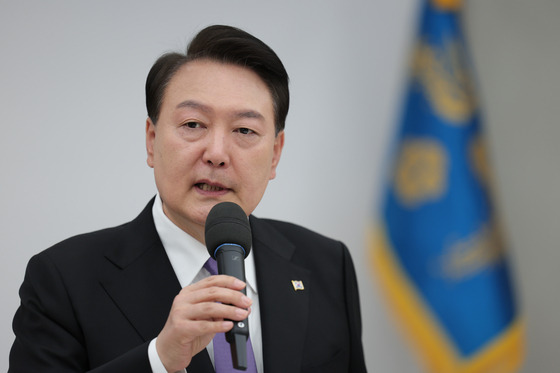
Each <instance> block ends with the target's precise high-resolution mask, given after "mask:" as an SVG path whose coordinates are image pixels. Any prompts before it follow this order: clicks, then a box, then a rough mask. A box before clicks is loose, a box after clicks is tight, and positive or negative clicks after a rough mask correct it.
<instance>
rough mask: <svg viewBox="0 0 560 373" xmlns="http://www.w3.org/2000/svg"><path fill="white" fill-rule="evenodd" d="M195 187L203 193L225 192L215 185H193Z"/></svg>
mask: <svg viewBox="0 0 560 373" xmlns="http://www.w3.org/2000/svg"><path fill="white" fill-rule="evenodd" d="M195 186H196V187H197V188H198V189H200V190H203V191H205V192H221V191H222V190H225V189H226V188H223V187H220V186H217V185H210V184H206V183H198V184H195Z"/></svg>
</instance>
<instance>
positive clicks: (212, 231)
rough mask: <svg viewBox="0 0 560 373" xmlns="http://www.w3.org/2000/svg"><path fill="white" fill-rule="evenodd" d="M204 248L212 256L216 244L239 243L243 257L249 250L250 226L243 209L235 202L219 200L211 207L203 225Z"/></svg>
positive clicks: (216, 246)
mask: <svg viewBox="0 0 560 373" xmlns="http://www.w3.org/2000/svg"><path fill="white" fill-rule="evenodd" d="M204 237H205V240H206V248H207V249H208V253H209V254H210V256H211V257H212V258H214V259H215V258H216V256H215V253H216V249H217V248H218V246H220V245H223V244H234V245H239V246H241V247H242V248H243V250H244V251H245V258H246V257H247V255H249V251H250V250H251V242H252V239H251V226H250V225H249V219H247V215H245V211H243V209H242V208H241V207H240V206H239V205H238V204H236V203H233V202H221V203H218V204H217V205H216V206H214V207H212V210H210V212H209V213H208V217H207V218H206V224H205V227H204Z"/></svg>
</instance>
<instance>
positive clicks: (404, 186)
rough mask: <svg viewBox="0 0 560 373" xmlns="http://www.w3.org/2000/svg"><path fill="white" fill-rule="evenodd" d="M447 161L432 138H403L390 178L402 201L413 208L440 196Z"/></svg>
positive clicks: (444, 188)
mask: <svg viewBox="0 0 560 373" xmlns="http://www.w3.org/2000/svg"><path fill="white" fill-rule="evenodd" d="M448 162H449V161H448V159H447V155H446V153H445V149H444V148H443V146H442V145H441V144H440V143H439V142H438V141H437V140H435V139H429V138H424V139H420V138H416V139H408V140H405V141H403V145H402V148H401V150H400V154H399V157H398V159H397V165H396V170H395V175H394V180H393V182H394V185H395V192H396V194H397V196H398V197H399V200H400V201H401V203H402V204H404V205H405V206H408V207H411V208H413V207H417V206H418V205H420V204H422V203H426V202H428V201H433V200H437V199H438V198H441V196H442V195H443V194H444V192H445V191H446V189H447V167H448Z"/></svg>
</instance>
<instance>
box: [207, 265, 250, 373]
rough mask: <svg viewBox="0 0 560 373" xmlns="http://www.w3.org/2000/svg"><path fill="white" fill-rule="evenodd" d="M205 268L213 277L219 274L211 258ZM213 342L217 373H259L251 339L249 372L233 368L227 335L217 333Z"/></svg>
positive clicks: (248, 346) (248, 349)
mask: <svg viewBox="0 0 560 373" xmlns="http://www.w3.org/2000/svg"><path fill="white" fill-rule="evenodd" d="M204 268H206V270H207V271H208V272H210V274H211V275H217V274H218V263H217V262H216V261H215V260H214V259H213V258H209V259H208V260H207V261H206V263H204ZM213 342H214V366H215V368H216V373H230V372H231V373H234V372H246V373H257V366H256V365H255V356H254V355H253V346H252V345H251V339H250V338H247V370H244V371H243V370H238V369H235V368H234V367H233V362H232V360H231V347H230V344H229V343H228V342H227V341H226V335H225V334H224V333H216V335H215V336H214V340H213Z"/></svg>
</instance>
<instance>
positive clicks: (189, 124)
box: [183, 122, 201, 128]
mask: <svg viewBox="0 0 560 373" xmlns="http://www.w3.org/2000/svg"><path fill="white" fill-rule="evenodd" d="M183 125H184V126H185V127H188V128H200V127H201V124H200V123H198V122H186V123H185V124H183Z"/></svg>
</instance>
